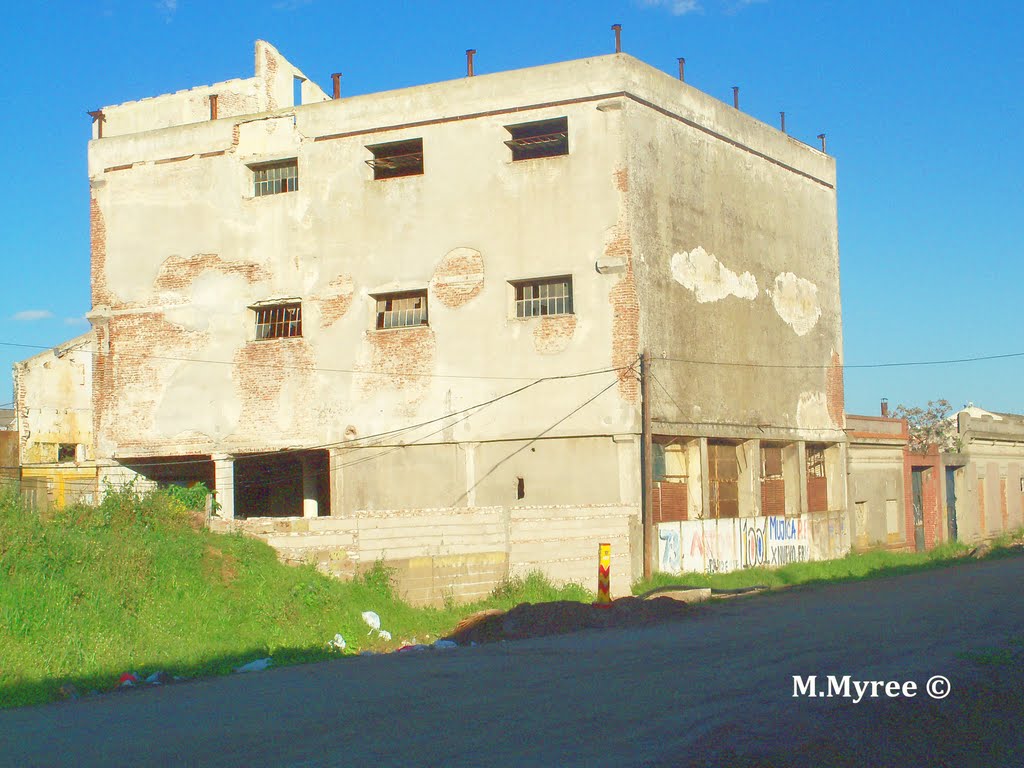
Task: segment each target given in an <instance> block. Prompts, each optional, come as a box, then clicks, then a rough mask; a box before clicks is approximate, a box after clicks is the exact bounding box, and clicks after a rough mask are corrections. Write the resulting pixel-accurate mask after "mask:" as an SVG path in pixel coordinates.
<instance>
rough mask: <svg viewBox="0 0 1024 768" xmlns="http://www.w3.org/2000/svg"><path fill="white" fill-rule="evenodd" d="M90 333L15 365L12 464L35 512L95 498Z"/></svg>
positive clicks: (95, 480) (92, 344) (91, 338)
mask: <svg viewBox="0 0 1024 768" xmlns="http://www.w3.org/2000/svg"><path fill="white" fill-rule="evenodd" d="M95 351H96V342H95V338H94V336H93V334H92V332H91V331H90V332H89V333H85V334H83V335H81V336H79V337H77V338H74V339H72V340H71V341H67V342H65V343H63V344H60V345H58V346H56V347H54V348H53V349H48V350H46V351H45V352H40V353H39V354H38V355H35V356H33V357H30V358H29V359H27V360H24V361H22V362H20V363H15V365H14V400H15V412H16V424H17V435H18V440H17V452H16V454H15V455H16V457H17V460H16V463H17V464H18V465H19V466H20V479H21V487H22V492H23V494H24V496H25V497H26V499H27V500H28V501H29V503H30V504H32V505H33V506H35V507H37V508H40V507H41V508H46V507H48V506H51V505H55V506H58V507H62V506H64V505H65V504H70V503H73V502H76V501H85V502H93V501H95V500H96V499H97V490H98V486H97V476H98V472H97V465H96V456H95V441H94V437H93V418H92V416H93V412H92V398H93V387H92V371H93V355H94V353H95Z"/></svg>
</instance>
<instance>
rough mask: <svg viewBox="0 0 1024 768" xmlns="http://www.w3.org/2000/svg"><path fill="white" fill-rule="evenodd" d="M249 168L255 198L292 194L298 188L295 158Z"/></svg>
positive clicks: (297, 168)
mask: <svg viewBox="0 0 1024 768" xmlns="http://www.w3.org/2000/svg"><path fill="white" fill-rule="evenodd" d="M250 167H251V168H252V180H253V195H254V196H255V197H263V196H264V195H277V194H280V193H282V192H294V191H295V190H297V189H298V188H299V161H298V160H297V159H295V158H292V159H291V160H282V161H281V162H279V163H266V164H264V165H253V166H250Z"/></svg>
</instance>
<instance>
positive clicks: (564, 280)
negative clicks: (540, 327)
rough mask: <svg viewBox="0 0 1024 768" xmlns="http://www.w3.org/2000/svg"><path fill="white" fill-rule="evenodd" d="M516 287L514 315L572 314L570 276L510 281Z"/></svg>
mask: <svg viewBox="0 0 1024 768" xmlns="http://www.w3.org/2000/svg"><path fill="white" fill-rule="evenodd" d="M512 285H513V286H514V287H515V289H516V317H540V316H542V315H571V314H572V278H571V277H552V278H544V279H541V280H522V281H518V282H514V283H512Z"/></svg>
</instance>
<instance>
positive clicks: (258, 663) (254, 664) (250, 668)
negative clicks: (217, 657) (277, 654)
mask: <svg viewBox="0 0 1024 768" xmlns="http://www.w3.org/2000/svg"><path fill="white" fill-rule="evenodd" d="M273 663H274V660H273V659H271V658H270V657H267V658H265V659H256V660H255V661H250V662H249V663H248V664H243V665H242V666H240V667H235V672H262V671H263V670H265V669H266V668H267V667H269V666H270V665H271V664H273Z"/></svg>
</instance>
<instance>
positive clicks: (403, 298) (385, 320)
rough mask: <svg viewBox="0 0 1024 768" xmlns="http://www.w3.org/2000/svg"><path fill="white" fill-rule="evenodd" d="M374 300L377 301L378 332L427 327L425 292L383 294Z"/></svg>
mask: <svg viewBox="0 0 1024 768" xmlns="http://www.w3.org/2000/svg"><path fill="white" fill-rule="evenodd" d="M374 298H375V299H376V300H377V329H378V330H383V329H385V328H415V327H418V326H421V325H427V292H426V291H407V292H405V293H385V294H381V295H379V296H374Z"/></svg>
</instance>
